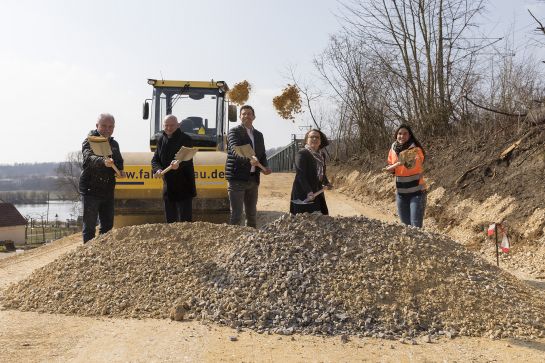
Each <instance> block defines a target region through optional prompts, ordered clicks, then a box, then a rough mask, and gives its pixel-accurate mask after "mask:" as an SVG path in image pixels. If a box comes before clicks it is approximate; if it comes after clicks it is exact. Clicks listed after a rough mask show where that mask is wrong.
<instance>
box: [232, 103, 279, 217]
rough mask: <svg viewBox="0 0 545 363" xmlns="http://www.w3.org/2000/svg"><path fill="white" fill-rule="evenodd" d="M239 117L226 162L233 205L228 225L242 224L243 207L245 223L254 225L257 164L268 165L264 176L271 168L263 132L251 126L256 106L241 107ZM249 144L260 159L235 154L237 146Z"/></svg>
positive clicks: (257, 178) (257, 180) (257, 181)
mask: <svg viewBox="0 0 545 363" xmlns="http://www.w3.org/2000/svg"><path fill="white" fill-rule="evenodd" d="M239 116H240V121H241V124H240V125H239V126H236V127H233V128H232V129H231V130H229V139H228V147H227V161H226V162H225V178H226V179H227V182H228V183H229V186H228V188H227V190H228V192H229V203H230V207H231V216H230V218H229V224H236V225H238V224H240V222H241V219H242V209H243V208H244V212H245V213H246V225H247V226H249V227H254V228H255V227H256V224H257V223H256V222H257V196H258V187H259V174H260V172H261V170H260V169H259V167H258V166H257V165H258V163H261V165H263V166H265V169H266V171H263V174H265V175H269V174H270V173H271V169H269V168H267V156H266V154H265V141H264V140H263V134H262V133H261V132H259V131H257V130H256V129H254V127H253V126H252V125H253V122H254V120H255V112H254V109H253V108H252V106H249V105H244V106H242V107H241V108H240V114H239ZM246 144H250V145H251V146H252V148H253V149H254V151H255V155H256V158H257V160H254V159H247V158H244V157H242V156H239V155H236V153H235V152H234V147H235V146H242V145H246Z"/></svg>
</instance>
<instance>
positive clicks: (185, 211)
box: [151, 115, 197, 223]
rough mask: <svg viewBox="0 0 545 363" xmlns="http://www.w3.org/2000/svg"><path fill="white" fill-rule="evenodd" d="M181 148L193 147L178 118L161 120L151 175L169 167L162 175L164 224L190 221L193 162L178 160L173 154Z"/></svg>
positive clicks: (195, 194)
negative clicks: (161, 130) (161, 128)
mask: <svg viewBox="0 0 545 363" xmlns="http://www.w3.org/2000/svg"><path fill="white" fill-rule="evenodd" d="M182 146H185V147H192V146H193V143H192V140H191V138H190V137H189V136H188V135H187V134H185V133H184V132H182V130H180V128H179V127H178V119H177V118H176V116H174V115H167V116H166V117H165V119H164V120H163V135H161V137H160V138H159V140H158V141H157V149H155V154H154V155H153V159H152V160H151V166H152V169H153V173H154V176H155V177H156V178H160V177H161V172H162V171H163V170H164V169H166V168H167V167H169V166H172V169H171V170H170V171H168V172H167V173H165V175H164V176H163V201H164V206H165V218H166V221H167V223H173V222H191V220H192V218H193V198H194V197H195V196H197V189H196V188H195V171H194V168H193V160H189V161H180V162H179V161H177V160H175V159H174V157H175V155H176V153H177V152H178V150H180V148H181V147H182Z"/></svg>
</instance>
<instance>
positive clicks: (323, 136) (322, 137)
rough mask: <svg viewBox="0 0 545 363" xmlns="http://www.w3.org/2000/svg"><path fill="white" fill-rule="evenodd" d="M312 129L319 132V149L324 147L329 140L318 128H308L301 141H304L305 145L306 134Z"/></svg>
mask: <svg viewBox="0 0 545 363" xmlns="http://www.w3.org/2000/svg"><path fill="white" fill-rule="evenodd" d="M312 131H315V132H317V133H319V134H320V149H323V148H324V147H326V146H327V145H329V140H328V139H327V136H325V134H324V133H323V132H322V131H320V130H318V129H310V130H308V131H307V133H306V134H305V139H304V141H303V142H304V143H305V145H306V144H307V139H308V135H309V134H310V133H311V132H312Z"/></svg>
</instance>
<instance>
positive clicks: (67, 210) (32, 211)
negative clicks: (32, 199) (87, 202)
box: [15, 200, 83, 222]
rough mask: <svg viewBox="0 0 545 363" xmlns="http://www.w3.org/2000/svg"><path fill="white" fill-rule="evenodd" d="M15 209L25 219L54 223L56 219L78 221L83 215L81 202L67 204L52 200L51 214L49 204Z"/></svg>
mask: <svg viewBox="0 0 545 363" xmlns="http://www.w3.org/2000/svg"><path fill="white" fill-rule="evenodd" d="M15 208H17V210H18V211H19V213H21V214H22V215H23V217H25V218H34V219H38V220H40V219H41V218H42V217H43V219H44V221H45V220H46V219H48V220H49V221H54V220H55V219H57V220H59V221H61V222H66V220H67V219H77V217H78V216H79V215H81V214H82V212H83V210H82V208H81V202H67V201H59V200H52V201H50V202H49V213H48V211H47V203H44V204H15Z"/></svg>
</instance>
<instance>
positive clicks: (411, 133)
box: [394, 124, 426, 155]
mask: <svg viewBox="0 0 545 363" xmlns="http://www.w3.org/2000/svg"><path fill="white" fill-rule="evenodd" d="M401 129H405V130H407V131H408V132H409V140H407V142H411V143H413V144H415V145H416V146H418V147H419V148H420V149H421V150H422V153H423V154H424V155H426V151H424V147H423V146H422V144H421V143H420V141H418V139H417V138H416V137H415V136H414V133H413V130H412V129H411V127H410V126H409V125H407V124H401V125H399V126H398V127H397V129H396V131H395V132H394V140H396V141H397V133H398V132H399V130H401Z"/></svg>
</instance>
